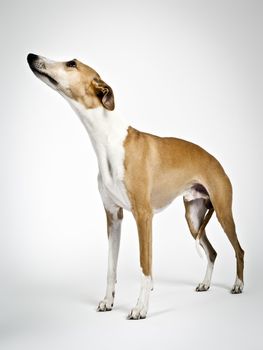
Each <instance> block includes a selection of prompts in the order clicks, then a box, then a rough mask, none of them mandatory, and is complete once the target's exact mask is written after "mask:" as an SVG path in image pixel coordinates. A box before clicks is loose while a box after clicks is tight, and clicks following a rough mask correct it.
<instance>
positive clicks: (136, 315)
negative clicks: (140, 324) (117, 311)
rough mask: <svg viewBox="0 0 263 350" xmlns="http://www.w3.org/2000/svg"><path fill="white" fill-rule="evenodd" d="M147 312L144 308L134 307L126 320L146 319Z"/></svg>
mask: <svg viewBox="0 0 263 350" xmlns="http://www.w3.org/2000/svg"><path fill="white" fill-rule="evenodd" d="M146 314H147V310H146V309H144V308H138V307H135V308H134V309H132V310H131V312H130V313H129V315H128V317H127V319H128V320H142V319H144V318H146Z"/></svg>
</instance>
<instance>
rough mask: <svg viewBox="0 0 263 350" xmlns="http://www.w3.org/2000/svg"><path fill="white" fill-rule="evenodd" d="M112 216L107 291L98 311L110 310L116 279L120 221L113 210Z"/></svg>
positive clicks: (116, 212)
mask: <svg viewBox="0 0 263 350" xmlns="http://www.w3.org/2000/svg"><path fill="white" fill-rule="evenodd" d="M112 215H113V221H112V226H111V227H109V253H108V273H107V289H106V295H105V298H104V299H103V301H101V302H100V303H99V306H98V311H105V310H111V309H112V306H113V302H114V296H115V283H116V279H117V261H118V254H119V247H120V237H121V219H119V218H118V211H117V209H116V210H115V212H112Z"/></svg>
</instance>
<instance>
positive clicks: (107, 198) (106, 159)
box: [96, 142, 130, 210]
mask: <svg viewBox="0 0 263 350" xmlns="http://www.w3.org/2000/svg"><path fill="white" fill-rule="evenodd" d="M96 154H97V158H98V165H99V176H98V181H99V190H100V193H101V196H102V199H103V202H104V205H105V206H106V207H107V208H108V209H110V207H111V206H112V205H114V204H115V205H117V206H120V207H122V208H125V209H127V210H129V209H130V201H129V199H128V196H127V192H126V188H125V185H124V175H125V174H124V171H125V170H124V158H125V150H124V147H123V142H114V143H112V142H109V144H107V145H102V144H101V145H99V146H98V145H97V146H96Z"/></svg>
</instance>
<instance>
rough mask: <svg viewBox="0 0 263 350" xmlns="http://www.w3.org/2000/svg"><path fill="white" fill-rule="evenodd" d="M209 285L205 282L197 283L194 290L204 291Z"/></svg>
mask: <svg viewBox="0 0 263 350" xmlns="http://www.w3.org/2000/svg"><path fill="white" fill-rule="evenodd" d="M209 288H210V286H209V285H208V284H205V283H199V284H198V286H197V287H196V288H195V290H196V292H206V291H207V290H208V289H209Z"/></svg>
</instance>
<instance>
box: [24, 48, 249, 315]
mask: <svg viewBox="0 0 263 350" xmlns="http://www.w3.org/2000/svg"><path fill="white" fill-rule="evenodd" d="M27 61H28V64H29V66H30V68H31V70H32V71H33V73H34V74H35V75H36V76H37V77H38V78H39V79H40V80H42V81H43V82H45V83H46V84H47V85H48V86H50V87H51V88H52V89H54V90H56V91H57V92H59V93H60V94H61V95H62V96H63V97H64V98H65V99H66V100H67V101H68V102H69V104H70V105H71V107H72V108H73V109H74V111H75V112H76V113H77V115H78V116H79V118H80V120H81V121H82V123H83V124H84V126H85V128H86V129H87V131H88V134H89V137H90V139H91V142H92V145H93V147H94V150H95V152H96V155H97V159H98V167H99V174H98V187H99V192H100V195H101V198H102V201H103V205H104V208H105V212H106V218H107V233H108V243H109V251H108V272H107V288H106V295H105V298H104V299H103V300H102V301H101V302H100V303H99V305H98V308H97V310H98V311H110V310H112V308H113V303H114V296H115V283H116V270H117V260H118V252H119V244H120V234H121V223H122V219H123V209H126V210H129V211H131V212H132V214H133V216H134V219H135V221H136V224H137V229H138V236H139V247H140V266H141V269H142V280H141V289H140V294H139V298H138V301H137V304H136V306H135V307H134V308H132V310H131V312H130V313H129V314H128V319H132V320H138V319H144V318H145V317H146V315H147V311H148V306H149V296H150V291H151V289H152V219H153V216H154V214H155V213H156V212H158V211H160V210H162V209H164V208H165V207H167V206H168V205H169V204H170V203H171V202H172V201H173V200H174V199H175V198H176V197H178V196H179V195H182V196H183V201H184V206H185V217H186V220H187V223H188V226H189V230H190V232H191V234H192V236H193V238H194V239H196V242H197V245H198V246H199V247H200V246H201V247H202V248H203V250H204V252H205V254H206V257H207V268H206V273H205V277H204V280H203V281H202V282H201V283H200V284H198V286H197V287H196V291H198V292H201V291H207V290H208V289H209V287H210V282H211V277H212V272H213V267H214V262H215V259H216V256H217V253H216V251H215V250H214V248H213V247H212V245H211V243H210V242H209V240H208V238H207V236H206V232H205V227H206V225H207V223H208V222H209V219H210V218H211V216H212V215H213V212H214V211H215V213H216V216H217V219H218V221H219V223H220V224H221V226H222V228H223V230H224V232H225V233H226V235H227V237H228V238H229V240H230V242H231V244H232V246H233V249H234V251H235V256H236V264H237V266H236V280H235V283H234V286H233V288H232V290H231V292H232V293H233V294H238V293H241V292H242V290H243V286H244V280H243V270H244V251H243V249H242V248H241V246H240V244H239V241H238V238H237V235H236V229H235V223H234V219H233V215H232V186H231V183H230V180H229V178H228V177H227V175H226V174H225V171H224V169H223V167H222V166H221V165H220V163H219V162H218V161H217V160H216V159H215V158H214V157H213V156H212V155H210V154H209V153H208V152H206V151H205V150H204V149H202V148H201V147H199V146H197V145H195V144H193V143H191V142H187V141H184V140H181V139H177V138H172V137H158V136H155V135H151V134H148V133H144V132H141V131H138V130H136V129H134V128H133V127H131V126H129V124H128V123H127V122H126V121H125V120H124V119H122V118H121V117H120V116H119V115H118V114H117V113H115V112H114V108H115V101H114V94H113V91H112V89H111V87H110V86H109V85H108V84H107V83H105V82H104V81H103V80H102V79H101V77H100V76H99V74H98V73H97V72H96V71H95V70H94V69H92V68H91V67H89V66H87V65H85V64H83V63H81V62H80V61H78V60H77V59H73V60H71V61H67V62H56V61H51V60H49V59H47V58H44V57H41V56H38V55H35V54H32V53H30V54H29V55H28V56H27Z"/></svg>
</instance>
